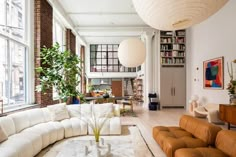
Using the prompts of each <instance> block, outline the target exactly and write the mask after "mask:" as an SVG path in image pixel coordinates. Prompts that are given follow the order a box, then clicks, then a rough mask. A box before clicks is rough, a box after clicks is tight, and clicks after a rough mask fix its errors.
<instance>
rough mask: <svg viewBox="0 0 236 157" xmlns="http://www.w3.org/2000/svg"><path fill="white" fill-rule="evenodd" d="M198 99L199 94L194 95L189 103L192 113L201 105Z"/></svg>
mask: <svg viewBox="0 0 236 157" xmlns="http://www.w3.org/2000/svg"><path fill="white" fill-rule="evenodd" d="M198 99H199V97H198V95H193V96H192V97H191V99H190V100H189V104H190V108H189V111H190V113H192V114H193V111H194V109H195V108H197V107H198V105H199V102H198Z"/></svg>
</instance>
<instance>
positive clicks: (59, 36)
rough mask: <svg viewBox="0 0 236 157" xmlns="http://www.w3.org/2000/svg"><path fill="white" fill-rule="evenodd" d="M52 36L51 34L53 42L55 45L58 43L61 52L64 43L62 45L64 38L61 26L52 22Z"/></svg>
mask: <svg viewBox="0 0 236 157" xmlns="http://www.w3.org/2000/svg"><path fill="white" fill-rule="evenodd" d="M54 25H55V26H54V32H53V33H54V34H53V36H54V37H53V40H54V41H53V42H54V43H56V42H58V43H59V45H60V50H61V51H63V47H64V43H63V41H64V40H63V38H64V31H63V28H62V26H61V25H60V24H59V23H58V22H57V21H55V20H54Z"/></svg>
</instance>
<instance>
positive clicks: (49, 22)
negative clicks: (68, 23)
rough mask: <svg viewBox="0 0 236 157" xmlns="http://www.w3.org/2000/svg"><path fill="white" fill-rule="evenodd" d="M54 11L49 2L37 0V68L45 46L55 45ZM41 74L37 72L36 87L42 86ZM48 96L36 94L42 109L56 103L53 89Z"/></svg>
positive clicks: (35, 16) (35, 21) (35, 38)
mask: <svg viewBox="0 0 236 157" xmlns="http://www.w3.org/2000/svg"><path fill="white" fill-rule="evenodd" d="M52 26H53V9H52V7H51V6H50V4H49V3H48V2H47V0H35V9H34V27H35V28H34V54H35V55H34V56H35V58H34V59H35V67H39V66H41V59H40V50H41V48H42V47H43V46H44V45H45V46H46V47H51V46H52V44H53V41H52V40H53V38H52V35H53V32H52ZM39 77H40V74H38V73H36V72H35V86H37V85H39V84H40V81H39ZM46 93H47V94H43V93H38V92H35V101H36V103H37V104H40V105H41V107H44V106H47V105H51V104H54V103H56V102H55V101H53V98H52V89H50V90H48V91H47V92H46Z"/></svg>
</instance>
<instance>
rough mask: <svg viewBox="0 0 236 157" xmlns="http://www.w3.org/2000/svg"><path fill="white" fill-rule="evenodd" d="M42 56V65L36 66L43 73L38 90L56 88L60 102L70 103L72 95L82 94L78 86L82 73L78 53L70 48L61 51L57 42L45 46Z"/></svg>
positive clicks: (43, 90)
mask: <svg viewBox="0 0 236 157" xmlns="http://www.w3.org/2000/svg"><path fill="white" fill-rule="evenodd" d="M40 57H41V60H42V63H41V64H42V66H40V67H37V68H36V71H37V72H38V73H40V74H41V75H40V85H38V86H37V87H36V91H38V92H45V91H46V90H47V89H52V88H55V90H56V91H57V93H58V95H59V100H60V102H62V101H64V102H65V101H67V103H70V102H69V101H71V99H72V97H77V96H79V95H81V93H80V92H79V91H78V89H77V88H76V87H77V86H78V85H79V83H80V80H79V77H80V75H81V68H80V65H81V64H80V63H81V60H80V59H79V57H78V56H77V55H75V54H72V53H71V51H69V50H65V51H61V50H60V46H59V44H58V43H56V44H55V45H53V46H52V47H51V48H47V47H43V48H42V49H41V52H40ZM68 100H69V101H68Z"/></svg>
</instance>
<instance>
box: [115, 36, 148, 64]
mask: <svg viewBox="0 0 236 157" xmlns="http://www.w3.org/2000/svg"><path fill="white" fill-rule="evenodd" d="M145 57H146V50H145V46H144V43H143V42H142V41H141V40H139V39H138V38H130V39H126V40H123V41H122V42H121V43H120V45H119V48H118V58H119V61H120V63H121V64H122V65H123V66H125V67H137V66H139V65H141V64H142V63H143V62H144V61H145Z"/></svg>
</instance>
